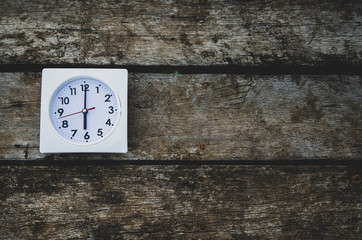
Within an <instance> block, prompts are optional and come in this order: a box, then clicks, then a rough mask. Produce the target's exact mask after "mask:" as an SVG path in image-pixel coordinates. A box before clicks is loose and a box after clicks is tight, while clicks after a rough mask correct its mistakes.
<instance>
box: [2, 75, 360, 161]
mask: <svg viewBox="0 0 362 240" xmlns="http://www.w3.org/2000/svg"><path fill="white" fill-rule="evenodd" d="M0 79H1V82H2V85H1V87H0V118H1V119H2V121H1V123H0V135H1V136H2V138H0V159H1V160H15V159H17V160H34V159H38V160H39V159H46V158H52V159H73V160H76V159H87V160H90V159H127V160H132V159H145V160H150V159H158V160H162V159H165V160H167V159H173V160H227V159H230V160H231V159H233V160H258V159H259V160H298V159H330V158H333V159H335V158H338V159H342V160H343V159H356V160H358V159H360V158H361V156H362V152H361V150H362V145H361V144H362V141H361V130H362V129H361V126H362V91H361V87H362V80H361V77H360V76H341V75H334V76H331V75H328V76H323V75H301V76H299V75H292V76H270V75H261V76H257V75H227V74H130V76H129V124H128V132H129V138H128V139H129V153H128V154H115V155H109V154H80V155H79V154H55V155H53V154H49V155H41V154H40V153H39V149H38V148H39V108H40V95H39V93H40V82H41V75H40V74H39V73H0Z"/></svg>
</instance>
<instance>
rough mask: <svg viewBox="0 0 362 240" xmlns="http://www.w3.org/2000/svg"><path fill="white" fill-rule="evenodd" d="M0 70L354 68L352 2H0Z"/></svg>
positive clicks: (359, 31)
mask: <svg viewBox="0 0 362 240" xmlns="http://www.w3.org/2000/svg"><path fill="white" fill-rule="evenodd" d="M0 5H1V9H0V14H1V18H0V26H1V28H0V64H74V65H77V64H93V65H141V66H144V65H179V66H190V65H197V66H216V65H236V66H261V65H276V66H280V65H287V66H296V65H308V66H316V65H333V66H345V65H358V66H359V65H361V63H362V61H361V59H362V51H361V49H362V40H361V39H362V14H361V12H362V5H361V4H360V2H359V1H353V0H346V1H327V0H322V1H312V0H308V1H301V0H293V1H269V0H258V1H225V0H220V1H204V0H200V1H140V0H138V1H112V0H102V1H71V2H69V1H46V0H37V1H24V0H17V1H12V0H11V1H10V0H9V1H7V0H2V1H1V3H0Z"/></svg>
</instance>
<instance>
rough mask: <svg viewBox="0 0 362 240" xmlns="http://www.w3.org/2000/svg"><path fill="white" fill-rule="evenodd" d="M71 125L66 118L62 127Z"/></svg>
mask: <svg viewBox="0 0 362 240" xmlns="http://www.w3.org/2000/svg"><path fill="white" fill-rule="evenodd" d="M68 126H69V125H68V121H67V120H64V121H63V122H62V127H63V128H67V127H68Z"/></svg>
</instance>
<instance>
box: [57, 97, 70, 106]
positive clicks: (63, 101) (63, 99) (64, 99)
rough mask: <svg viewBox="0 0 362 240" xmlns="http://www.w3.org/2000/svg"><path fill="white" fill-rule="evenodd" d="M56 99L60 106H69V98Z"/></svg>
mask: <svg viewBox="0 0 362 240" xmlns="http://www.w3.org/2000/svg"><path fill="white" fill-rule="evenodd" d="M58 99H60V101H61V102H62V105H64V104H65V105H67V104H69V97H58Z"/></svg>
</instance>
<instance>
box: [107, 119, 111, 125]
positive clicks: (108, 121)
mask: <svg viewBox="0 0 362 240" xmlns="http://www.w3.org/2000/svg"><path fill="white" fill-rule="evenodd" d="M106 125H108V126H111V125H112V123H111V119H110V118H108V120H107V122H106Z"/></svg>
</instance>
